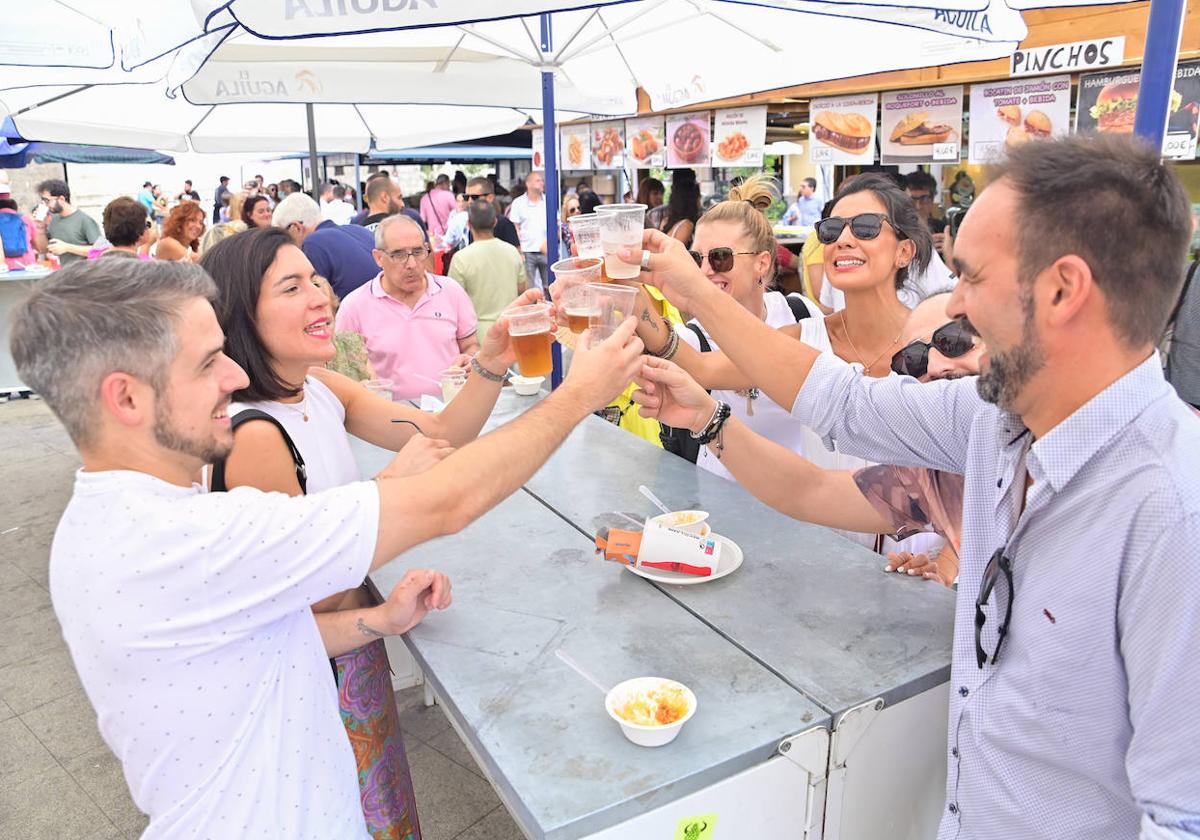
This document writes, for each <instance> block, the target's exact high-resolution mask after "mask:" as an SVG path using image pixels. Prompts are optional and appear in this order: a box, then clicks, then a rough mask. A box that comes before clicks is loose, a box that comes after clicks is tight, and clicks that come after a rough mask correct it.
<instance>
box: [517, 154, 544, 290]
mask: <svg viewBox="0 0 1200 840" xmlns="http://www.w3.org/2000/svg"><path fill="white" fill-rule="evenodd" d="M545 184H546V182H545V180H544V179H543V178H542V173H541V172H530V173H529V174H528V175H527V176H526V177H525V194H524V195H520V196H517V197H516V198H514V199H513V203H512V205H511V206H510V207H509V208H508V218H509V220H511V221H512V223H513V224H514V225H516V226H517V236H518V237H520V239H521V253H522V254H523V255H524V257H525V276H526V277H527V278H529V285H530V288H536V289H544V288H546V283H547V280H546V277H547V274H548V266H547V263H546V202H545V199H544V196H543V194H542V190H543V189H544V188H545Z"/></svg>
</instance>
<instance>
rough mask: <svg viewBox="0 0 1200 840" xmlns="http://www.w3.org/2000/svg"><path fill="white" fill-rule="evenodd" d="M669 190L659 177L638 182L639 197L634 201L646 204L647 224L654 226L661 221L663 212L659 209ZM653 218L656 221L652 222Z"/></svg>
mask: <svg viewBox="0 0 1200 840" xmlns="http://www.w3.org/2000/svg"><path fill="white" fill-rule="evenodd" d="M666 192H667V188H666V187H664V186H663V182H662V181H660V180H658V179H657V178H647V179H646V180H644V181H642V182H641V183H640V184H638V191H637V198H635V199H634V202H635V203H637V204H645V205H646V226H647V227H652V226H654V225H655V224H656V223H658V222H661V221H662V219H661V215H662V214H661V212H656V211H658V208H659V207H662V203H663V195H665V194H666ZM651 219H653V220H654V221H653V222H651Z"/></svg>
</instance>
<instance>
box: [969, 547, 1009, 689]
mask: <svg viewBox="0 0 1200 840" xmlns="http://www.w3.org/2000/svg"><path fill="white" fill-rule="evenodd" d="M1001 572H1003V573H1004V579H1005V580H1006V581H1007V582H1008V604H1007V606H1005V608H1004V621H1003V622H1002V623H1001V624H1000V626H999V627H997V628H996V649H995V650H994V651H993V652H992V656H991V659H992V664H993V665H995V664H996V658H997V657H999V656H1000V646H1001V645H1003V644H1004V637H1005V636H1006V635H1007V634H1008V622H1009V621H1011V620H1012V605H1013V594H1014V593H1013V575H1012V560H1010V559H1008V558H1007V557H1005V556H1004V546H1001V547H1000V548H997V549H996V550H995V551H994V552H993V553H992V559H991V560H989V561H988V564H987V568H985V569H984V570H983V579H982V580H981V581H979V597H978V598H976V599H975V662H976V664H978V665H979V667H980V668H981V669H982V668H983V665H984V663H985V662H987V661H988V654H987V651H986V650H984V649H983V625H984V624H986V623H987V615H986V614H985V613H984V611H983V605H984V604H986V603H987V602H988V599H989V598H991V597H992V590H993V589H994V588H995V587H996V581H997V580H999V579H1000V573H1001ZM997 600H999V596H997Z"/></svg>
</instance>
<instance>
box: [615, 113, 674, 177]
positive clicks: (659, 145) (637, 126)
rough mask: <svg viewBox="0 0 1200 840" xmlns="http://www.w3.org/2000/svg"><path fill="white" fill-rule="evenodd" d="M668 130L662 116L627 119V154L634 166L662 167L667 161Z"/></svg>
mask: <svg viewBox="0 0 1200 840" xmlns="http://www.w3.org/2000/svg"><path fill="white" fill-rule="evenodd" d="M665 137H666V130H665V128H664V123H663V118H662V117H638V118H636V119H632V120H625V155H626V156H627V157H628V158H629V160H630V162H632V163H633V165H634V166H637V167H641V168H647V167H651V166H654V167H662V166H665V165H666V163H667V155H666V145H667V144H666V143H665V142H664V138H665Z"/></svg>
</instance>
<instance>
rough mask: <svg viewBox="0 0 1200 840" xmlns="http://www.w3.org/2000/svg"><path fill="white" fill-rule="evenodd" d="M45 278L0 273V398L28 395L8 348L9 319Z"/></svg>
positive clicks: (8, 272)
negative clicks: (18, 305) (34, 286)
mask: <svg viewBox="0 0 1200 840" xmlns="http://www.w3.org/2000/svg"><path fill="white" fill-rule="evenodd" d="M46 276H47V272H37V273H32V274H31V273H30V272H27V271H14V270H9V271H4V272H0V398H3V397H8V396H15V395H17V394H28V393H30V389H29V386H28V385H26V384H25V383H24V382H22V381H21V377H19V376H18V375H17V367H16V365H15V364H13V359H12V353H11V351H10V350H9V347H8V342H9V338H10V337H11V336H10V327H9V324H10V321H9V319H10V318H11V317H12V315H11V312H12V310H13V308H14V307H16V305H17V304H18V303H19V302H20V301H21V300H22V299H23V298H24V297H25V296H26V295H27V294H29V292H30V291H32V290H33V284H34V283H36V282H37V281H38V280H41V279H42V278H43V277H46Z"/></svg>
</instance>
